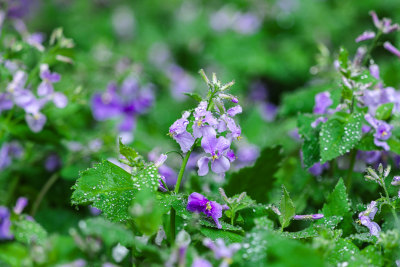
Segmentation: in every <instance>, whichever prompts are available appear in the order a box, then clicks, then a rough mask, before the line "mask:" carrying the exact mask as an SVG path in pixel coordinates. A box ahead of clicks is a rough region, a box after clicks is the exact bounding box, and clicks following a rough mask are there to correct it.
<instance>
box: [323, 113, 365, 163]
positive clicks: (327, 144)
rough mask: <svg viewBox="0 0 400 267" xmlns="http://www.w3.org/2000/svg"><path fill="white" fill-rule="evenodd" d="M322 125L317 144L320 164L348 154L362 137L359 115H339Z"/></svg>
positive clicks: (360, 117)
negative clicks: (318, 144)
mask: <svg viewBox="0 0 400 267" xmlns="http://www.w3.org/2000/svg"><path fill="white" fill-rule="evenodd" d="M335 115H336V116H333V117H331V118H330V119H329V120H328V121H327V122H325V123H324V124H323V125H322V128H321V132H320V136H319V142H320V153H321V161H322V163H324V162H326V161H328V160H331V159H334V158H337V157H338V156H341V155H344V154H345V153H348V152H349V151H350V150H351V149H352V148H353V147H355V146H356V145H357V143H358V142H359V141H360V139H361V137H362V132H361V128H362V120H363V116H362V114H361V113H353V114H351V115H350V114H339V112H337V113H336V114H335Z"/></svg>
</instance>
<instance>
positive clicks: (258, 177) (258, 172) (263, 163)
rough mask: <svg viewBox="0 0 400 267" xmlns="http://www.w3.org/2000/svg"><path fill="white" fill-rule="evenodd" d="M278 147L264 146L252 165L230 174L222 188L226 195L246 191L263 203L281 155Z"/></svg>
mask: <svg viewBox="0 0 400 267" xmlns="http://www.w3.org/2000/svg"><path fill="white" fill-rule="evenodd" d="M280 150H281V148H280V147H273V148H264V149H263V150H262V151H261V155H260V157H259V158H258V159H257V161H256V163H255V164H254V166H253V167H246V168H243V169H241V170H240V171H239V172H236V173H234V174H232V176H231V177H230V178H229V180H228V183H227V184H226V185H225V187H224V189H225V192H226V193H227V194H228V195H235V194H240V193H241V192H246V193H247V194H248V195H249V196H250V197H251V198H252V199H254V200H256V201H258V202H261V203H265V202H266V201H267V193H268V190H269V189H270V188H271V186H272V184H273V182H274V176H273V175H274V173H275V172H276V171H277V169H278V165H279V163H280V162H281V160H282V158H283V156H282V154H281V152H280Z"/></svg>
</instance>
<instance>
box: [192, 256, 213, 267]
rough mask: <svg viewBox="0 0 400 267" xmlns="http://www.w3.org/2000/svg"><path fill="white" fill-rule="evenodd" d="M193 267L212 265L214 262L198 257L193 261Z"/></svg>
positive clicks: (210, 266)
mask: <svg viewBox="0 0 400 267" xmlns="http://www.w3.org/2000/svg"><path fill="white" fill-rule="evenodd" d="M192 267H212V264H211V263H210V262H209V261H208V260H205V259H203V258H196V259H195V260H194V261H193V263H192Z"/></svg>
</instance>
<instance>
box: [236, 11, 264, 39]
mask: <svg viewBox="0 0 400 267" xmlns="http://www.w3.org/2000/svg"><path fill="white" fill-rule="evenodd" d="M260 26H261V20H260V19H259V18H258V17H257V16H256V15H254V14H252V13H250V12H247V13H243V14H240V13H238V14H237V16H236V20H235V22H234V24H233V29H234V30H235V31H236V32H238V33H241V34H253V33H255V32H256V31H257V30H258V29H259V28H260Z"/></svg>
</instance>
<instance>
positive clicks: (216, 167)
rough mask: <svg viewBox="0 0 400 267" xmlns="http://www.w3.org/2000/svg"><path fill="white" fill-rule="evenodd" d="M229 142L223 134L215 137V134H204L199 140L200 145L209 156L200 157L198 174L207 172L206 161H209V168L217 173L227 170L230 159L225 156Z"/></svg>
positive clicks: (202, 174)
mask: <svg viewBox="0 0 400 267" xmlns="http://www.w3.org/2000/svg"><path fill="white" fill-rule="evenodd" d="M230 145H231V143H230V142H229V140H228V139H226V138H225V137H223V136H220V137H218V138H217V137H216V135H215V134H213V135H208V136H204V137H203V139H202V140H201V147H202V148H203V149H204V151H205V152H206V153H208V154H210V156H205V157H201V158H200V159H199V160H198V162H197V166H198V167H199V171H198V174H199V175H200V176H204V175H206V174H207V173H208V171H209V168H208V163H209V162H210V161H211V170H212V171H213V172H215V173H217V174H220V173H225V172H226V171H228V170H229V167H230V161H229V159H228V158H227V157H226V154H227V152H228V150H229V147H230Z"/></svg>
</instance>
